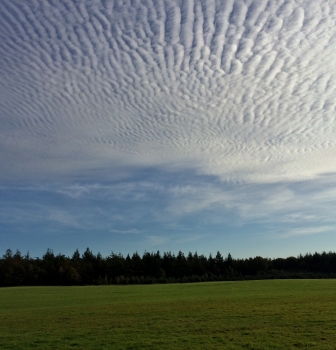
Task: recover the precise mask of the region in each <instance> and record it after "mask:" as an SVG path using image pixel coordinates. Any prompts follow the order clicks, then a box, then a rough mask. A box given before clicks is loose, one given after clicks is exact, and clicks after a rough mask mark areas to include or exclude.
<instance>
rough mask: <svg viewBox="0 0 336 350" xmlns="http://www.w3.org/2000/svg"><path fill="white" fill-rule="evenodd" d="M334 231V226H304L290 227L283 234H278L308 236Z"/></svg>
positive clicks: (281, 235)
mask: <svg viewBox="0 0 336 350" xmlns="http://www.w3.org/2000/svg"><path fill="white" fill-rule="evenodd" d="M333 231H335V227H333V226H319V227H304V228H296V229H291V230H289V231H287V232H285V233H283V234H280V235H279V237H280V238H289V237H297V236H299V237H301V236H310V235H317V234H321V233H326V232H333Z"/></svg>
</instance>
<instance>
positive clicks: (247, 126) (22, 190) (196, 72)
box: [0, 0, 336, 258]
mask: <svg viewBox="0 0 336 350" xmlns="http://www.w3.org/2000/svg"><path fill="white" fill-rule="evenodd" d="M335 22H336V2H335V1H327V0H318V1H316V0H302V1H299V0H297V1H296V0H276V1H275V0H267V1H266V0H226V1H221V0H219V1H215V0H207V1H199V0H183V1H182V0H180V1H178V0H176V1H175V0H90V1H86V0H43V1H40V0H25V1H22V0H1V1H0V125H1V126H0V250H1V251H0V255H1V254H4V253H5V251H6V249H8V248H10V249H12V250H13V251H15V250H16V249H18V250H20V251H21V252H22V253H23V254H25V253H26V252H27V251H29V253H30V255H31V256H33V257H35V256H40V257H41V256H42V255H43V254H44V253H45V252H46V250H47V248H50V249H52V250H53V251H54V253H55V254H58V253H62V254H65V255H67V256H71V255H72V254H73V252H74V251H75V250H76V249H77V248H78V249H79V251H80V253H83V252H84V250H85V249H86V248H87V247H89V248H90V249H91V250H92V251H93V252H94V253H97V252H100V253H101V254H102V255H103V256H108V255H109V254H111V252H112V251H113V252H115V253H119V252H120V253H122V254H124V255H126V254H127V253H130V254H132V253H134V252H135V251H137V252H139V253H140V254H142V253H143V252H144V251H149V252H151V251H154V252H156V251H157V250H159V251H160V252H167V251H171V252H173V253H177V252H178V251H180V250H181V251H182V252H184V253H188V252H189V251H191V252H196V251H197V252H198V253H199V254H205V255H208V254H210V253H212V254H215V253H216V252H217V251H218V250H219V251H220V252H221V253H222V254H223V255H227V254H228V253H229V252H230V253H231V255H232V256H233V258H248V257H254V256H258V255H260V256H263V257H269V258H275V257H288V256H291V255H293V256H297V255H299V254H300V253H302V254H305V253H314V252H315V251H317V252H322V251H335V250H336V235H335V233H336V215H335V210H336V181H335V180H336V161H335V159H336V120H335V118H336V99H335V95H336V23H335Z"/></svg>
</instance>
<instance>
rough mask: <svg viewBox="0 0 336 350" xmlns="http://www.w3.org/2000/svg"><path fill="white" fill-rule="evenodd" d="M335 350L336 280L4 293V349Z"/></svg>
mask: <svg viewBox="0 0 336 350" xmlns="http://www.w3.org/2000/svg"><path fill="white" fill-rule="evenodd" d="M298 348H299V349H311V348H315V349H336V280H269V281H243V282H218V283H195V284H167V285H146V286H144V285H142V286H99V287H98V286H88V287H27V288H26V287H20V288H2V289H0V349H2V350H3V349H298Z"/></svg>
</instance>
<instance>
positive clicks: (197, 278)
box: [0, 248, 336, 286]
mask: <svg viewBox="0 0 336 350" xmlns="http://www.w3.org/2000/svg"><path fill="white" fill-rule="evenodd" d="M335 277H336V253H332V252H329V253H326V252H323V253H322V254H319V253H314V254H313V255H312V254H306V255H304V256H303V255H301V254H300V255H299V256H298V257H297V258H296V257H293V256H291V257H288V258H286V259H282V258H277V259H267V258H262V257H261V256H256V257H254V258H249V259H236V260H235V259H233V258H232V256H231V254H228V255H227V257H226V258H224V257H223V256H222V254H221V253H220V252H219V251H218V252H217V253H216V256H215V257H214V258H213V257H212V255H211V254H210V256H209V257H208V258H207V257H206V256H204V255H199V254H198V253H197V252H196V253H194V254H192V253H191V252H189V253H188V255H187V256H185V255H184V253H183V252H181V251H179V252H178V254H177V255H176V256H175V255H174V254H172V253H171V252H165V253H163V255H161V254H160V252H159V251H157V252H156V253H153V252H152V253H149V252H145V253H144V254H143V255H142V257H141V256H140V255H139V254H138V253H137V252H136V253H134V254H133V255H132V256H130V255H127V256H126V258H125V257H124V256H123V255H122V254H118V255H117V254H114V253H113V252H112V253H111V255H109V256H108V257H107V258H104V257H103V256H102V255H101V254H100V253H98V254H97V255H95V254H94V253H93V252H92V251H91V250H90V249H89V248H87V249H86V250H85V252H84V253H83V254H82V255H80V253H79V251H78V249H77V250H76V251H75V252H74V254H73V255H72V257H71V258H69V257H66V256H65V255H62V254H58V255H55V254H54V252H53V251H52V250H51V249H48V250H47V252H46V253H45V254H44V255H43V256H42V259H40V258H35V259H33V258H31V257H30V256H29V253H27V254H26V255H25V256H22V254H21V253H20V252H19V251H16V252H15V253H13V252H12V250H10V249H7V250H6V252H5V254H4V255H3V256H2V258H1V259H0V286H24V285H26V286H28V285H31V286H33V285H90V284H96V285H102V284H154V283H187V282H189V283H190V282H206V281H235V280H246V279H274V278H277V279H285V278H335Z"/></svg>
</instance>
